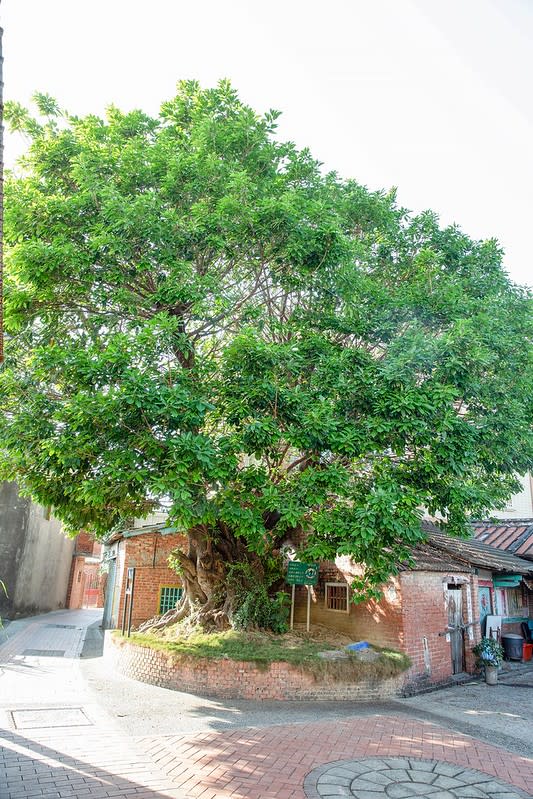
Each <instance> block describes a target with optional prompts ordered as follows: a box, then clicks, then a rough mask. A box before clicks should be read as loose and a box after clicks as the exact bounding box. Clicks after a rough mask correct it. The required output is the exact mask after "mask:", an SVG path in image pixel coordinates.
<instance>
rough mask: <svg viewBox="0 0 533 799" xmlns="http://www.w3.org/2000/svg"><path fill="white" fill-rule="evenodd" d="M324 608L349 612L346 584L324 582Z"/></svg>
mask: <svg viewBox="0 0 533 799" xmlns="http://www.w3.org/2000/svg"><path fill="white" fill-rule="evenodd" d="M326 608H327V610H338V611H340V612H341V613H349V612H350V608H349V606H348V585H347V584H346V583H326Z"/></svg>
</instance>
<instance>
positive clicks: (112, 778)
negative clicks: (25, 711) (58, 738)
mask: <svg viewBox="0 0 533 799" xmlns="http://www.w3.org/2000/svg"><path fill="white" fill-rule="evenodd" d="M0 744H1V746H0V756H1V757H2V760H0V796H1V797H2V799H11V797H16V799H24V797H25V796H28V797H29V796H32V797H35V796H36V795H40V796H42V797H43V799H45V797H49V796H68V797H69V799H77V797H78V796H79V797H80V799H81V798H82V797H83V799H85V797H90V798H91V799H93V797H94V799H96V797H98V798H99V797H108V796H109V795H111V796H119V797H120V799H122V797H130V796H131V797H132V799H133V797H134V796H135V797H137V799H140V797H141V796H142V797H145V796H150V797H151V799H163V798H165V799H166V798H167V797H168V796H169V793H168V792H167V791H172V790H173V789H172V788H171V787H170V786H169V788H168V789H166V788H161V786H160V785H159V786H158V785H157V783H156V780H158V781H159V783H162V782H163V781H164V778H155V777H153V775H152V778H151V779H149V780H148V783H152V785H153V786H154V787H152V785H150V784H143V783H142V782H140V783H139V782H134V781H133V780H131V779H128V778H126V777H124V776H123V775H121V774H113V773H111V772H110V771H107V770H105V769H103V768H99V767H98V766H95V765H93V764H91V763H90V762H86V761H83V760H78V759H77V758H76V757H72V756H70V755H68V754H66V753H65V752H61V751H59V750H57V749H53V748H51V747H49V746H46V745H44V744H40V743H36V742H35V741H32V740H30V739H28V738H25V737H24V736H23V735H19V734H17V733H14V732H7V733H6V732H4V731H0ZM117 766H118V768H120V770H122V771H128V772H129V773H130V774H131V773H132V772H135V771H136V770H137V769H136V766H135V762H134V755H133V754H132V758H131V762H130V763H129V764H125V763H124V762H123V758H121V757H120V756H117ZM140 768H141V769H142V765H141V767H140ZM161 790H163V791H164V792H163V793H160V792H159V791H161ZM170 795H172V794H170ZM174 795H175V794H174Z"/></svg>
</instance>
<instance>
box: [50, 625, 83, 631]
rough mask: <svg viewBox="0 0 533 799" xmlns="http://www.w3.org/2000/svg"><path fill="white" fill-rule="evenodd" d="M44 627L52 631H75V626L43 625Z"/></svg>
mask: <svg viewBox="0 0 533 799" xmlns="http://www.w3.org/2000/svg"><path fill="white" fill-rule="evenodd" d="M44 626H45V627H48V628H50V627H52V628H53V629H54V630H75V629H76V625H75V624H45V625H44Z"/></svg>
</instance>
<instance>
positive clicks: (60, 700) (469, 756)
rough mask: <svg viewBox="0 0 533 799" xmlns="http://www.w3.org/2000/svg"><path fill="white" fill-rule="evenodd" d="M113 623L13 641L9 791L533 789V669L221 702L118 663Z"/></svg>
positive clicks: (67, 619)
mask: <svg viewBox="0 0 533 799" xmlns="http://www.w3.org/2000/svg"><path fill="white" fill-rule="evenodd" d="M99 618H100V616H99V613H95V612H94V611H62V612H58V613H55V614H46V615H43V616H39V617H34V618H33V619H29V620H25V621H22V622H13V623H12V624H11V625H10V626H9V627H8V628H7V630H6V631H5V632H4V635H3V637H0V725H1V726H2V727H3V728H4V732H3V733H2V737H3V740H2V741H1V742H0V743H1V744H2V745H3V747H4V748H3V759H2V757H1V756H0V799H23V798H25V799H37V797H38V798H39V799H51V797H54V799H105V797H116V799H126V797H127V798H128V799H130V797H133V796H136V797H143V798H144V797H150V799H156V797H176V798H177V797H179V798H180V799H192V797H197V796H201V797H202V799H219V798H220V799H223V798H225V797H233V799H271V798H272V797H276V799H304V797H311V796H312V797H318V796H356V797H359V799H380V797H378V796H377V795H376V792H375V791H378V792H379V791H381V792H382V793H383V792H385V793H386V795H387V797H390V799H408V797H409V796H411V794H410V793H409V791H411V793H413V791H414V793H413V795H415V794H416V796H417V797H420V796H425V795H427V796H428V797H431V799H458V798H459V797H479V798H481V797H489V799H514V797H518V796H523V795H524V794H523V793H521V792H524V791H525V792H526V793H527V791H528V787H529V788H530V787H531V785H532V784H533V760H532V759H530V758H531V756H532V755H533V724H532V723H531V716H532V710H533V708H532V700H533V692H532V690H531V688H530V687H528V681H529V682H533V681H532V680H531V675H532V674H533V670H532V671H530V672H529V674H528V673H524V674H518V673H511V674H510V675H508V676H507V677H506V678H505V679H506V680H507V682H513V683H517V682H518V683H520V682H521V683H522V686H521V687H516V686H514V685H513V686H511V685H508V684H500V685H498V686H497V687H496V688H489V687H488V686H485V685H484V684H481V683H480V684H477V685H476V684H472V683H470V684H468V685H467V686H457V687H455V688H453V689H448V690H447V691H440V692H436V693H433V694H428V695H425V696H423V697H415V698H413V699H409V700H400V701H397V702H389V703H386V704H375V703H374V704H372V705H359V704H356V703H353V702H350V703H330V702H327V703H319V704H318V705H317V704H314V703H274V702H268V703H258V702H245V701H240V702H226V701H224V702H222V701H217V700H208V699H203V698H200V697H194V696H190V695H187V694H181V693H177V692H172V691H167V690H165V689H161V688H156V687H154V686H147V685H142V684H140V683H137V682H135V681H133V680H128V679H125V678H123V677H120V676H118V675H116V674H113V673H112V672H111V671H110V669H109V667H108V666H107V664H106V661H105V660H104V659H103V658H102V657H101V651H102V634H101V631H100V629H99V626H98V625H99ZM2 641H3V643H2ZM80 655H81V657H80ZM464 733H468V734H466V735H465V734H464ZM502 743H503V744H504V746H505V748H502V746H501V744H502ZM495 744H497V745H495ZM498 744H499V745H498ZM524 755H525V756H526V757H524ZM377 756H379V757H378V760H379V762H378V760H376V757H377ZM361 758H365V760H364V764H366V765H365V769H366V771H365V772H364V774H362V772H361V769H362V768H363V766H362V765H361V764H363V760H361ZM379 758H381V759H379ZM383 758H385V760H386V761H387V762H385V760H383ZM391 758H393V759H394V758H396V759H395V760H394V763H393V762H392V760H391ZM398 758H400V759H401V758H403V761H402V762H403V764H404V765H403V766H402V767H401V768H400V767H397V764H398V762H399V761H398ZM406 758H410V760H409V761H407V760H406ZM337 761H342V763H343V764H344V765H345V766H346V767H347V764H349V763H351V764H352V765H351V766H350V768H346V769H345V771H347V772H349V773H350V774H351V775H352V776H351V778H348V776H346V774H344V775H343V774H342V768H343V766H342V764H341V765H340V766H339V764H338V763H337ZM355 761H357V763H359V766H357V765H355V766H354V765H353V764H354V762H355ZM389 761H390V762H389ZM395 764H396V765H395ZM2 768H3V771H2ZM339 769H340V772H339ZM350 769H351V771H350ZM354 769H355V771H354ZM442 769H444V771H446V769H447V770H448V772H447V773H441V771H442ZM450 769H451V770H452V771H453V775H452V774H451V772H450ZM424 771H426V772H427V774H426V776H425V777H423V776H420V775H421V773H422V772H424ZM356 772H357V773H356ZM371 772H372V774H373V776H371V777H370V778H368V775H369V774H370V773H371ZM354 775H355V776H354ZM391 775H392V777H391ZM480 775H481V776H480ZM372 779H373V780H376V781H377V782H376V785H380V786H381V787H380V788H379V789H375V791H374V793H373V794H372V790H371V789H369V788H368V784H367V783H368V782H369V781H370V782H371V781H372ZM446 779H447V780H448V783H447V786H448V787H444V782H446ZM476 780H477V782H476ZM500 780H503V781H504V784H503V786H502V783H501V782H499V781H500ZM465 781H466V782H465ZM304 782H305V787H304ZM411 783H412V784H411ZM482 783H483V786H484V788H483V787H482V785H481V784H482ZM365 785H366V788H365ZM383 785H385V788H383ZM387 785H388V787H387ZM406 786H407V787H406ZM421 786H426V787H421ZM367 789H368V790H369V791H370V792H369V793H368V795H366V793H365V791H366V790H367ZM328 792H329V793H328ZM440 794H442V795H440Z"/></svg>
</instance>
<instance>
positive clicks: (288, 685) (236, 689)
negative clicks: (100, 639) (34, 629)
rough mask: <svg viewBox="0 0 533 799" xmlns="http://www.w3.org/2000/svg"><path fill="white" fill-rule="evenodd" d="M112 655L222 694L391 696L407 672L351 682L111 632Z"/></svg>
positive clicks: (179, 685) (140, 672) (156, 675)
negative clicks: (189, 653)
mask: <svg viewBox="0 0 533 799" xmlns="http://www.w3.org/2000/svg"><path fill="white" fill-rule="evenodd" d="M105 654H106V657H108V658H109V659H110V661H111V662H112V665H113V666H114V668H115V669H116V670H117V671H118V672H120V673H121V674H124V675H125V676H126V677H132V678H133V679H134V680H140V681H141V682H146V683H149V684H150V685H158V686H160V687H161V688H170V689H172V690H175V691H185V692H186V693H193V694H202V695H204V696H215V697H218V698H220V699H279V700H290V699H314V700H332V699H341V700H342V699H352V700H359V701H366V700H379V699H386V698H389V697H391V696H396V695H398V694H399V693H400V691H401V689H402V686H403V683H404V680H405V675H404V674H400V675H398V676H397V677H393V678H390V679H387V680H380V681H374V680H362V681H360V682H354V683H346V682H336V681H335V680H333V679H328V678H327V675H326V677H324V678H321V679H315V678H314V676H313V675H311V674H308V673H306V672H303V671H301V670H300V669H299V668H297V667H296V666H292V665H290V664H289V663H281V662H277V663H272V664H270V666H265V667H264V668H260V667H258V666H256V665H255V664H254V663H250V662H243V661H236V660H229V659H222V658H221V659H217V660H211V659H210V660H208V659H198V658H188V659H184V658H182V659H180V660H176V659H175V658H173V657H172V655H170V654H168V653H167V652H162V651H160V650H155V649H149V648H147V647H143V646H139V645H138V644H133V643H130V642H129V641H125V640H124V639H121V638H116V637H114V636H113V635H111V634H109V633H108V634H107V635H106V646H105Z"/></svg>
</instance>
